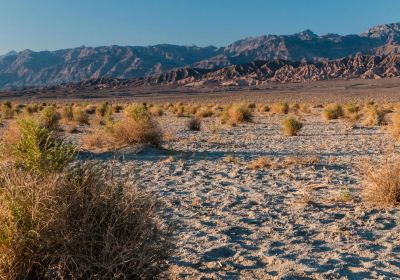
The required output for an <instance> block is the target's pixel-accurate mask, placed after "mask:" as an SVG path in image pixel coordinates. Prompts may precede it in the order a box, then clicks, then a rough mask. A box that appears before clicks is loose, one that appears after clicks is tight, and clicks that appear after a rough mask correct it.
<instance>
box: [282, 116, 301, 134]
mask: <svg viewBox="0 0 400 280" xmlns="http://www.w3.org/2000/svg"><path fill="white" fill-rule="evenodd" d="M302 127H303V124H302V123H301V122H300V121H298V120H297V119H296V118H294V117H288V118H286V119H284V120H283V122H282V130H283V133H284V134H285V135H287V136H296V135H297V133H298V132H299V131H300V129H302Z"/></svg>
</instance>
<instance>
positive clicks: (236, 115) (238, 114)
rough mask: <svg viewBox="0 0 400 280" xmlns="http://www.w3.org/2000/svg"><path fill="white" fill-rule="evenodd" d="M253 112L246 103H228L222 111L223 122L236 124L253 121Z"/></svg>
mask: <svg viewBox="0 0 400 280" xmlns="http://www.w3.org/2000/svg"><path fill="white" fill-rule="evenodd" d="M252 118H253V114H252V113H251V110H250V108H249V107H248V105H247V104H246V103H235V104H231V105H228V106H226V107H225V108H224V110H223V111H222V113H221V122H222V123H223V124H229V125H236V124H238V123H243V122H251V121H252Z"/></svg>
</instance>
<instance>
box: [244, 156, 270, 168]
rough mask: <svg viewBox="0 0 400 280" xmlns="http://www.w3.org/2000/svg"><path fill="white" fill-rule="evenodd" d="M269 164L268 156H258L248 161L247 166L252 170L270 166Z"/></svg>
mask: <svg viewBox="0 0 400 280" xmlns="http://www.w3.org/2000/svg"><path fill="white" fill-rule="evenodd" d="M270 166H271V160H270V159H269V158H266V157H259V158H256V159H254V160H252V161H251V162H250V163H249V165H248V168H249V169H252V170H257V169H263V168H266V167H270Z"/></svg>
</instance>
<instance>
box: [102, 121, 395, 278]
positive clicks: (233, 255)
mask: <svg viewBox="0 0 400 280" xmlns="http://www.w3.org/2000/svg"><path fill="white" fill-rule="evenodd" d="M282 119H283V116H278V115H277V116H258V117H256V118H255V119H254V122H253V123H250V124H243V125H239V126H237V127H233V128H230V127H222V126H220V125H219V124H218V122H217V120H216V119H215V118H210V119H205V120H204V122H203V129H202V131H200V132H194V131H188V130H187V129H186V126H185V122H186V121H187V119H186V118H176V117H171V116H167V117H162V118H161V119H160V123H161V126H162V127H163V129H164V131H165V132H167V134H168V135H170V138H172V139H170V141H169V142H167V143H166V144H164V148H165V149H164V150H160V149H152V148H144V149H141V150H140V151H135V152H134V151H126V152H124V153H122V154H119V155H118V156H117V159H118V160H117V161H115V162H114V163H113V164H114V165H115V167H116V169H119V170H120V171H121V172H123V173H125V174H127V175H128V176H129V178H130V179H132V180H135V181H136V182H137V185H138V187H139V188H141V189H143V190H145V191H147V192H151V193H153V194H154V195H155V196H156V197H158V198H160V199H161V200H162V201H163V202H164V210H163V211H162V212H161V215H163V216H165V217H167V218H168V219H170V220H171V221H172V222H173V223H174V224H175V227H176V237H175V239H176V240H175V243H176V245H177V250H176V252H175V254H174V256H173V258H172V259H171V260H170V263H171V272H172V274H173V275H174V276H175V277H176V279H400V220H399V213H400V210H399V209H374V208H372V207H370V206H368V205H366V204H365V203H364V202H363V201H362V199H361V191H362V189H363V188H364V186H365V184H364V183H363V178H362V175H361V171H360V167H359V166H360V162H362V161H365V160H367V161H371V160H374V161H379V160H382V159H383V158H384V157H385V153H388V152H392V151H393V149H396V148H395V147H394V145H393V140H392V139H391V138H390V137H389V136H388V135H387V134H386V133H385V132H384V131H383V130H382V129H381V128H379V127H369V128H366V127H358V128H356V129H349V128H348V126H347V125H346V124H345V123H344V122H343V121H342V120H338V121H331V122H329V123H328V124H327V123H325V122H324V121H323V120H322V118H321V116H320V114H319V113H318V114H313V115H305V116H303V119H304V120H303V121H304V124H305V126H304V128H303V130H302V131H301V132H300V134H299V136H296V137H285V136H282V133H281V131H280V123H281V121H282ZM97 157H98V159H103V160H111V159H114V158H115V157H116V156H115V154H113V153H103V154H100V155H97ZM259 157H267V158H268V159H269V160H270V162H271V166H268V167H265V168H261V169H256V170H252V169H249V163H250V162H251V161H252V160H254V159H256V158H259Z"/></svg>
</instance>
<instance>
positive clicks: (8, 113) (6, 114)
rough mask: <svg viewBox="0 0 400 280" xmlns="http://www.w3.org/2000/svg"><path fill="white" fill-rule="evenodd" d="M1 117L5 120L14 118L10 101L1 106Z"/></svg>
mask: <svg viewBox="0 0 400 280" xmlns="http://www.w3.org/2000/svg"><path fill="white" fill-rule="evenodd" d="M1 117H2V118H3V119H12V118H13V117H14V110H13V108H12V104H11V102H10V101H6V102H4V103H3V104H1Z"/></svg>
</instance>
